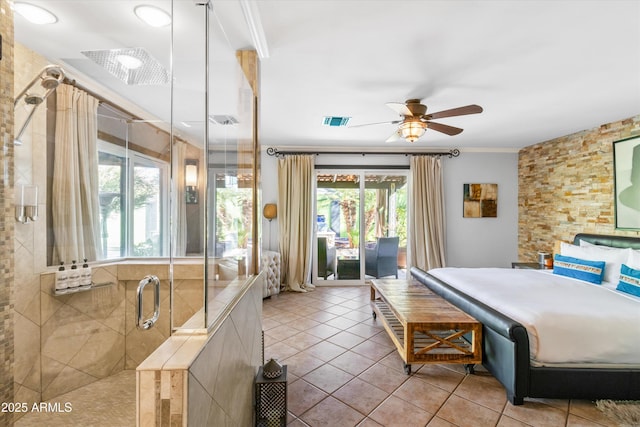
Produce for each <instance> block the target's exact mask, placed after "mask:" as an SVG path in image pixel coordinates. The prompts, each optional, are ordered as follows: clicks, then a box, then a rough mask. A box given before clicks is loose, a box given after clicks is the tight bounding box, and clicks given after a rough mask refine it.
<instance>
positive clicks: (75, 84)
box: [62, 77, 189, 143]
mask: <svg viewBox="0 0 640 427" xmlns="http://www.w3.org/2000/svg"><path fill="white" fill-rule="evenodd" d="M62 82H63V83H65V84H68V85H70V86H73V87H75V88H77V89H80V90H82V91H84V92H87V93H88V94H89V95H91V96H93V97H94V98H96V99H97V100H98V102H99V103H100V104H102V105H104V106H106V107H109V108H110V109H111V110H112V111H113V112H114V113H122V114H125V115H127V116H129V118H128V119H127V118H126V117H123V119H124V120H125V121H126V122H129V123H144V124H146V125H149V126H151V127H153V128H155V129H157V130H159V131H160V132H164V133H165V134H167V135H170V134H171V133H170V132H169V131H168V130H166V129H163V128H161V127H160V126H158V125H156V124H154V123H153V122H151V121H147V120H145V119H143V118H141V117H138V116H137V115H135V114H133V113H132V112H130V111H128V110H125V109H124V108H122V107H121V106H119V105H118V104H115V103H114V102H113V101H111V100H109V99H107V98H105V97H104V96H102V95H100V94H98V93H96V92H94V91H92V90H91V89H87V88H86V87H85V86H83V85H81V84H80V83H78V81H77V80H76V79H71V78H69V77H65V78H64V80H63V81H62ZM173 137H174V138H175V139H176V140H177V141H181V142H186V143H189V141H187V140H186V139H184V138H181V137H179V136H176V135H173Z"/></svg>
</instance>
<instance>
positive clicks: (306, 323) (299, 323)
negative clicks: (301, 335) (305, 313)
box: [287, 317, 321, 331]
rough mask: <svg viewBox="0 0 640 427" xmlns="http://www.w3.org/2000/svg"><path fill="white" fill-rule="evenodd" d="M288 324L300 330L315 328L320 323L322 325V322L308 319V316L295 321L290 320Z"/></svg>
mask: <svg viewBox="0 0 640 427" xmlns="http://www.w3.org/2000/svg"><path fill="white" fill-rule="evenodd" d="M287 325H289V326H291V327H292V328H295V329H297V330H299V331H306V330H307V329H311V328H314V327H316V326H318V325H321V323H320V322H318V321H316V320H313V319H308V318H306V317H304V318H302V319H298V320H296V321H295V322H290V323H287Z"/></svg>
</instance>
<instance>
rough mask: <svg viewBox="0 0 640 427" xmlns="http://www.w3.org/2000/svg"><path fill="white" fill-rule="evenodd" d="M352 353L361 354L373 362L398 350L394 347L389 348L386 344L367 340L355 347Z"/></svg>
mask: <svg viewBox="0 0 640 427" xmlns="http://www.w3.org/2000/svg"><path fill="white" fill-rule="evenodd" d="M351 351H353V352H355V353H358V354H361V355H363V356H365V357H368V358H369V359H372V360H380V359H382V358H383V357H385V356H386V355H388V354H389V353H391V352H392V351H396V349H395V348H394V347H389V346H386V345H384V344H379V343H377V342H374V341H369V340H367V341H364V342H363V343H361V344H358V345H357V346H355V347H353V348H352V349H351Z"/></svg>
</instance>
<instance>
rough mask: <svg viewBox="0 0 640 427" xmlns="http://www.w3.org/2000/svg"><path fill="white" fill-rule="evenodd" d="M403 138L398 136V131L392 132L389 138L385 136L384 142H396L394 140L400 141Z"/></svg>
mask: <svg viewBox="0 0 640 427" xmlns="http://www.w3.org/2000/svg"><path fill="white" fill-rule="evenodd" d="M402 139H403V138H402V137H401V136H400V133H399V132H397V131H396V132H394V133H393V135H391V136H390V137H389V138H387V139H386V140H385V141H384V142H396V141H400V140H402Z"/></svg>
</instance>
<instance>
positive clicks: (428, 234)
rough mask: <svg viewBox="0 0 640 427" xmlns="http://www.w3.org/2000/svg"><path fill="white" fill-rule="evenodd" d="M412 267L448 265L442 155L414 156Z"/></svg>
mask: <svg viewBox="0 0 640 427" xmlns="http://www.w3.org/2000/svg"><path fill="white" fill-rule="evenodd" d="M410 194H411V207H410V212H409V230H411V237H412V238H410V239H409V251H408V254H409V260H408V261H409V262H408V263H409V266H415V267H419V268H422V269H423V270H429V269H431V268H438V267H444V266H445V240H444V230H445V217H444V189H443V184H442V163H441V159H440V157H439V156H437V157H436V156H412V157H411V190H410Z"/></svg>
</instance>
